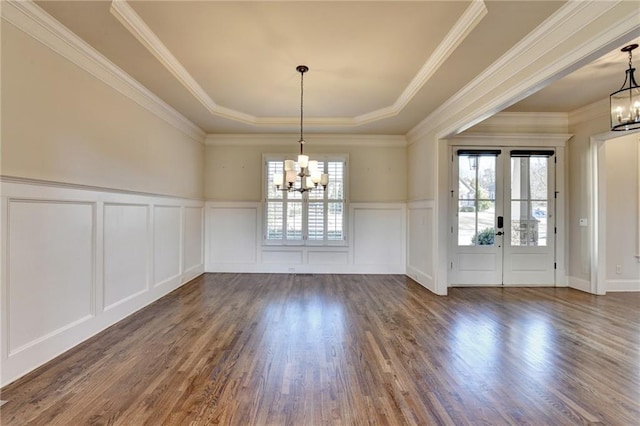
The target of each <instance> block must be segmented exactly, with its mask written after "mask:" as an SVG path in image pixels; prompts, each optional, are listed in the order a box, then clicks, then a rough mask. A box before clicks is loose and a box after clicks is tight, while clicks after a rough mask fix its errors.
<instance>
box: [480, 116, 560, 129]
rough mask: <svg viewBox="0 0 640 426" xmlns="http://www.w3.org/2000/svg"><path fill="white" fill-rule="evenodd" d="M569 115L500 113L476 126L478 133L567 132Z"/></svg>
mask: <svg viewBox="0 0 640 426" xmlns="http://www.w3.org/2000/svg"><path fill="white" fill-rule="evenodd" d="M568 126H569V114H567V113H566V112H499V113H497V114H496V115H493V116H491V117H489V118H487V119H486V120H484V121H482V122H481V123H478V124H476V125H475V126H474V128H473V131H474V132H478V133H496V132H500V133H506V131H511V132H513V133H521V131H522V129H523V128H524V129H526V128H535V129H555V130H560V131H563V130H566V129H567V128H568Z"/></svg>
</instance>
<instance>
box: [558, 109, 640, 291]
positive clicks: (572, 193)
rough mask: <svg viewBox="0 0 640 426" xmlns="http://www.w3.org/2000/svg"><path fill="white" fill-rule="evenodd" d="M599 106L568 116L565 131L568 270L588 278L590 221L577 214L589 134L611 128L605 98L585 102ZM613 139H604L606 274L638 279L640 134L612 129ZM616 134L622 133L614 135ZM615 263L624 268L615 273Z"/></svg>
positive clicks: (584, 211)
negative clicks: (582, 223) (567, 133)
mask: <svg viewBox="0 0 640 426" xmlns="http://www.w3.org/2000/svg"><path fill="white" fill-rule="evenodd" d="M585 111H597V113H595V114H591V115H588V114H587V115H583V118H582V119H580V118H576V119H572V120H571V121H570V122H569V131H570V132H571V133H573V134H574V137H573V138H572V139H571V141H570V142H569V151H568V152H569V157H568V160H569V165H568V185H569V191H568V192H569V204H568V206H569V209H568V212H569V214H568V216H569V218H568V219H569V220H568V225H569V236H570V238H569V254H570V255H569V270H568V273H569V276H571V277H576V278H580V279H583V280H589V279H590V261H591V260H590V257H589V229H590V228H591V225H592V224H589V227H581V226H579V219H580V218H587V217H588V216H589V199H590V194H589V191H590V186H589V168H590V152H589V150H590V139H591V137H592V136H597V135H602V134H604V133H607V132H609V127H610V123H609V114H608V111H609V102H608V100H607V99H603V100H602V101H599V102H596V103H595V104H593V105H591V106H588V107H587V108H586V109H585ZM611 134H612V136H614V137H616V139H611V140H609V141H607V142H605V157H606V162H605V170H606V178H605V179H606V182H607V185H606V190H607V194H606V206H607V211H606V218H607V220H606V231H605V232H603V233H602V235H603V236H604V237H605V238H606V247H607V279H609V280H624V279H638V278H639V274H640V272H639V271H640V269H639V264H638V262H637V260H636V258H635V255H637V254H639V253H637V251H638V233H639V230H638V226H639V224H638V214H639V213H638V146H637V144H638V139H639V138H640V135H637V134H636V135H624V134H619V133H613V132H612V133H611ZM618 135H620V137H618ZM616 265H621V266H622V273H621V274H618V273H616Z"/></svg>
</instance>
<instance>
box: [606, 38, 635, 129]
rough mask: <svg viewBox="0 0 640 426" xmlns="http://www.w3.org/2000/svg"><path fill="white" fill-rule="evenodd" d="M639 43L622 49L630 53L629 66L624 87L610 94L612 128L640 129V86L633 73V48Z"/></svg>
mask: <svg viewBox="0 0 640 426" xmlns="http://www.w3.org/2000/svg"><path fill="white" fill-rule="evenodd" d="M637 47H638V45H637V44H630V45H628V46H625V47H623V48H622V49H621V51H622V52H628V53H629V68H628V69H627V70H626V71H625V79H624V83H623V84H622V87H621V88H620V90H618V91H617V92H613V93H612V94H611V95H610V96H609V99H610V102H611V130H615V131H621V130H634V129H640V86H638V83H636V79H635V77H634V75H633V73H634V72H635V70H636V69H635V68H633V65H632V64H631V58H632V54H631V52H632V51H633V49H635V48H637Z"/></svg>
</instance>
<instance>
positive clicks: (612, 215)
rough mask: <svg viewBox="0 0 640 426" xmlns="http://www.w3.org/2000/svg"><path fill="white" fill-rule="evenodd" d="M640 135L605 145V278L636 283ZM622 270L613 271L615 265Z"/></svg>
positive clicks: (638, 270)
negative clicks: (639, 147) (634, 281)
mask: <svg viewBox="0 0 640 426" xmlns="http://www.w3.org/2000/svg"><path fill="white" fill-rule="evenodd" d="M639 144H640V135H639V134H635V135H628V136H623V137H620V138H616V139H611V140H608V141H607V142H605V152H606V154H605V155H606V173H607V234H606V235H607V279H609V280H633V279H635V280H638V279H640V263H638V260H637V259H636V257H635V256H636V255H637V254H640V253H638V215H639V213H638V145H639ZM618 265H619V266H620V268H621V270H620V271H619V272H618V271H616V266H618Z"/></svg>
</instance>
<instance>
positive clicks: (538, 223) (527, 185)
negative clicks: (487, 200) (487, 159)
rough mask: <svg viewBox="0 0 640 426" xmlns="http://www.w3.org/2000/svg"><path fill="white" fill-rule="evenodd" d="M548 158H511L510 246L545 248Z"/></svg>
mask: <svg viewBox="0 0 640 426" xmlns="http://www.w3.org/2000/svg"><path fill="white" fill-rule="evenodd" d="M548 167H549V158H548V157H535V156H532V157H513V158H511V245H512V246H546V245H547V222H548V220H547V218H548V213H547V207H548V200H547V198H548V196H549V195H548V194H549V188H548V179H547V176H548Z"/></svg>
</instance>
